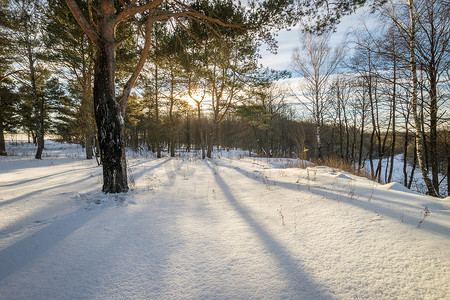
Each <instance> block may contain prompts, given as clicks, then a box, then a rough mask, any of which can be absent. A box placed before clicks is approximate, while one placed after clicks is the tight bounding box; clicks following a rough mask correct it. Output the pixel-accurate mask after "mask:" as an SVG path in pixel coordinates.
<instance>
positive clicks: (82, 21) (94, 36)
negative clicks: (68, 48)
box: [65, 0, 99, 45]
mask: <svg viewBox="0 0 450 300" xmlns="http://www.w3.org/2000/svg"><path fill="white" fill-rule="evenodd" d="M65 1H66V4H67V6H68V7H69V9H70V11H71V12H72V14H73V16H74V17H75V19H76V20H77V22H78V24H79V25H80V27H81V28H82V29H83V31H84V32H85V33H86V35H87V36H88V37H89V39H90V40H91V41H92V42H93V43H94V44H96V45H98V43H99V36H98V33H97V32H96V31H95V30H94V28H92V26H91V24H89V22H88V21H87V20H86V18H85V17H84V15H83V13H82V12H81V10H80V8H79V7H78V5H77V3H76V2H75V0H65Z"/></svg>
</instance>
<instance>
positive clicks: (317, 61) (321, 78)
mask: <svg viewBox="0 0 450 300" xmlns="http://www.w3.org/2000/svg"><path fill="white" fill-rule="evenodd" d="M329 40H330V33H326V34H323V35H320V36H319V35H314V34H312V33H305V34H304V35H303V38H302V49H301V50H300V49H297V50H295V52H294V54H293V57H292V61H293V64H294V69H295V71H296V72H297V73H298V74H299V75H300V76H301V77H303V83H302V85H301V87H300V88H301V90H302V92H303V98H302V99H300V98H299V101H300V102H302V103H303V104H304V106H305V107H306V108H307V109H308V110H309V111H310V113H311V114H312V118H313V121H314V124H315V136H316V144H315V148H316V149H315V156H316V158H317V159H318V160H322V159H323V153H322V137H321V135H322V125H323V116H324V112H325V109H326V108H327V107H329V102H330V101H329V100H330V97H329V95H328V90H329V88H330V87H329V85H330V80H329V79H330V76H331V75H332V74H333V73H334V72H335V71H336V69H337V67H338V66H339V64H340V63H341V62H342V60H343V58H344V48H343V47H336V48H334V49H333V48H331V47H330V46H329Z"/></svg>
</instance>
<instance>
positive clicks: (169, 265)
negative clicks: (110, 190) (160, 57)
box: [0, 142, 450, 299]
mask: <svg viewBox="0 0 450 300" xmlns="http://www.w3.org/2000/svg"><path fill="white" fill-rule="evenodd" d="M9 147H10V149H11V147H17V149H15V150H14V153H16V154H21V155H27V154H29V155H30V156H10V157H1V158H0V298H1V299H280V298H281V299H394V298H397V299H449V298H450V202H449V201H448V200H438V199H433V198H430V197H428V196H424V195H419V194H416V193H413V192H410V191H408V190H405V189H404V188H403V187H402V186H401V185H399V184H395V183H394V184H390V185H379V184H377V183H374V182H371V181H369V180H367V179H365V178H358V177H355V176H353V175H351V174H348V173H345V172H341V171H339V170H333V169H330V168H327V167H310V168H308V169H299V168H295V167H292V166H295V165H296V163H297V162H296V161H292V160H282V159H272V160H267V159H258V158H246V157H242V156H237V155H234V154H227V153H226V152H225V153H223V154H222V155H220V156H221V158H216V159H212V160H206V161H202V160H200V159H198V158H196V157H195V156H191V157H187V156H183V157H179V158H168V157H166V158H162V159H155V158H153V157H152V156H151V155H149V156H148V157H144V156H133V157H130V158H129V160H128V165H129V169H130V171H129V173H130V174H129V175H130V187H131V188H132V190H131V191H130V192H129V193H127V194H120V195H104V194H102V193H101V192H99V190H100V189H101V167H98V166H96V163H95V161H87V160H83V154H82V149H80V148H78V147H76V146H70V145H62V144H58V143H54V142H53V143H52V142H48V143H47V148H46V153H47V156H46V157H45V159H43V160H41V161H37V160H34V159H32V156H31V155H32V149H29V150H30V151H28V150H26V149H24V147H25V144H19V145H17V146H14V145H9ZM10 152H11V151H10ZM426 211H428V212H427V213H425V212H426ZM425 215H426V216H425ZM424 217H425V218H424ZM422 220H423V221H422ZM421 221H422V222H421ZM419 223H420V224H419Z"/></svg>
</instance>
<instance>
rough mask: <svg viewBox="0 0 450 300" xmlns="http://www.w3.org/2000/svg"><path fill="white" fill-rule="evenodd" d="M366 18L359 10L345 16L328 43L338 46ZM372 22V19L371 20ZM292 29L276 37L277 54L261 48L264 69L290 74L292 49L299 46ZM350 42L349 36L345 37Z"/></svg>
mask: <svg viewBox="0 0 450 300" xmlns="http://www.w3.org/2000/svg"><path fill="white" fill-rule="evenodd" d="M365 17H367V14H366V13H364V12H363V10H362V9H361V10H359V12H358V13H357V14H354V15H351V16H346V17H344V18H343V19H342V21H341V23H340V24H339V25H338V27H337V31H336V32H335V33H334V34H333V35H332V37H331V41H330V43H331V44H332V45H333V44H339V43H341V42H342V41H343V40H344V39H345V38H346V33H347V32H349V31H350V30H352V29H358V28H359V27H362V25H361V24H362V19H364V18H365ZM371 19H372V21H373V17H372V18H371ZM298 28H299V27H298V26H297V28H293V29H291V30H290V31H287V30H283V31H280V32H279V34H278V37H277V40H278V46H279V47H278V53H277V54H271V53H270V52H268V51H267V50H266V45H263V46H262V47H261V51H260V54H261V56H262V59H261V60H260V62H261V63H262V64H263V66H264V67H269V68H272V69H275V70H289V71H291V72H292V65H291V58H292V53H293V52H294V49H295V48H297V47H299V46H300V42H299V38H300V30H299V29H298ZM347 40H350V36H349V37H347ZM296 76H297V75H296V74H295V72H292V77H296Z"/></svg>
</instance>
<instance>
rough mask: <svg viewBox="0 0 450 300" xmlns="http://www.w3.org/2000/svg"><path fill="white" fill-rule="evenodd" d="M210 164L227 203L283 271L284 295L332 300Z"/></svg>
mask: <svg viewBox="0 0 450 300" xmlns="http://www.w3.org/2000/svg"><path fill="white" fill-rule="evenodd" d="M210 163H211V162H209V161H205V164H206V166H207V167H208V168H210V170H211V172H212V173H213V174H214V178H215V180H216V182H217V184H218V185H219V187H220V188H221V189H222V192H223V193H224V195H225V196H226V199H227V200H228V202H229V203H230V204H231V205H232V207H233V208H234V209H235V211H236V212H238V213H239V214H240V215H241V216H242V218H243V219H244V220H245V221H246V222H247V223H248V225H249V226H250V227H251V228H252V230H253V231H254V232H255V233H256V235H257V237H258V238H259V239H260V241H262V243H263V244H264V246H265V247H266V249H267V250H268V251H269V253H270V254H271V255H272V256H273V257H274V258H275V259H276V262H277V263H278V265H279V267H280V269H282V270H283V271H284V273H285V275H286V278H287V279H288V281H289V285H288V286H287V287H286V289H288V290H287V291H286V293H287V294H290V296H291V297H294V298H296V299H305V298H307V299H333V297H332V296H331V295H330V294H329V292H327V290H326V288H325V287H322V286H320V285H319V284H318V283H316V282H314V281H313V280H312V279H310V278H308V275H307V274H306V272H305V271H304V270H303V269H302V267H301V266H299V263H298V262H297V259H295V258H294V257H293V256H292V255H291V254H290V253H289V251H288V250H287V249H286V248H285V247H284V246H283V245H281V244H280V243H279V242H278V241H277V240H276V239H275V238H274V237H273V236H272V235H271V234H270V233H269V232H268V231H267V230H266V229H265V228H264V226H262V225H260V224H258V222H257V221H256V220H255V219H254V218H253V217H252V216H251V215H250V213H249V212H248V210H247V209H246V208H245V207H244V206H243V205H241V204H240V203H239V201H238V200H237V199H236V197H235V196H234V195H233V192H232V191H231V189H230V188H229V186H228V185H227V184H226V183H225V181H224V180H223V179H222V177H221V176H220V174H219V173H218V172H217V170H216V169H215V168H214V167H213V166H211V164H210Z"/></svg>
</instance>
